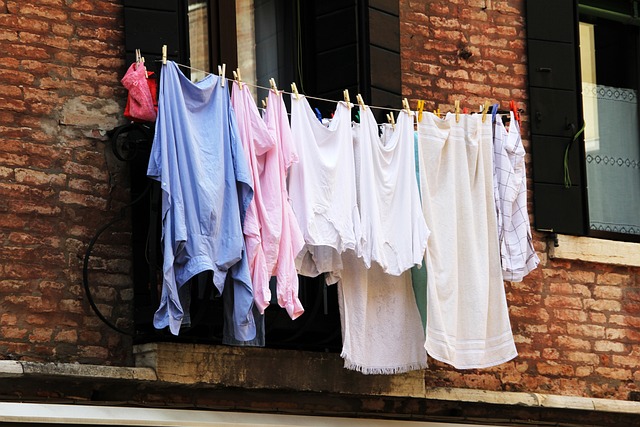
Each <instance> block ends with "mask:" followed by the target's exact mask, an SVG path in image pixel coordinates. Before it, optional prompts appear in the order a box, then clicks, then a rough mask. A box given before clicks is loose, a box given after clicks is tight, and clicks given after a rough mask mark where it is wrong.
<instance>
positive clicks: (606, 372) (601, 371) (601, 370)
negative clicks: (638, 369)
mask: <svg viewBox="0 0 640 427" xmlns="http://www.w3.org/2000/svg"><path fill="white" fill-rule="evenodd" d="M596 374H598V375H601V376H603V377H605V378H611V379H614V380H621V381H625V380H631V379H633V376H632V375H631V370H630V369H619V368H605V367H598V368H596Z"/></svg>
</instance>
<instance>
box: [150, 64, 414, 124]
mask: <svg viewBox="0 0 640 427" xmlns="http://www.w3.org/2000/svg"><path fill="white" fill-rule="evenodd" d="M155 62H162V60H160V59H157V60H156V61H155ZM176 65H178V66H180V67H184V68H188V69H190V70H193V71H198V72H200V73H205V74H208V75H209V74H216V73H212V72H210V71H205V70H201V69H199V68H195V67H191V66H189V65H185V64H180V63H178V62H176ZM216 75H217V74H216ZM223 78H224V79H225V80H226V81H228V82H232V81H235V80H234V79H230V78H227V77H223ZM242 84H245V85H247V86H251V87H255V88H258V89H265V90H271V89H272V88H270V87H265V86H260V85H257V84H253V83H247V82H245V81H242ZM278 92H279V93H286V94H287V95H292V96H295V95H296V94H294V93H293V92H287V91H286V90H282V89H278ZM300 95H302V96H304V97H305V98H308V99H315V100H316V101H324V102H333V103H337V102H339V101H336V100H335V99H328V98H320V97H317V96H310V95H303V94H300ZM350 103H351V104H354V103H353V102H350ZM354 105H357V104H354ZM367 107H368V108H373V109H377V110H388V111H397V112H402V111H406V110H405V109H401V108H391V107H379V106H376V105H367Z"/></svg>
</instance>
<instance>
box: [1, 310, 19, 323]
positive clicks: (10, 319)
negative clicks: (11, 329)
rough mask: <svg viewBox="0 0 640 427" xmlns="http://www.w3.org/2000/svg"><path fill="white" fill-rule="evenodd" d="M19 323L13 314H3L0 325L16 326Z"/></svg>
mask: <svg viewBox="0 0 640 427" xmlns="http://www.w3.org/2000/svg"><path fill="white" fill-rule="evenodd" d="M17 323H18V317H17V316H16V315H15V314H13V313H2V315H0V325H3V326H16V324H17Z"/></svg>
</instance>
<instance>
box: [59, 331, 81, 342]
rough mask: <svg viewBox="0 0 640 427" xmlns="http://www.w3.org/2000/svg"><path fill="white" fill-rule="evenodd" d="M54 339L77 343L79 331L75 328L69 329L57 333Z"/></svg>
mask: <svg viewBox="0 0 640 427" xmlns="http://www.w3.org/2000/svg"><path fill="white" fill-rule="evenodd" d="M54 341H56V342H65V343H69V344H75V343H76V342H78V332H77V331H76V330H75V329H67V330H65V331H60V332H58V333H57V334H56V336H55V338H54Z"/></svg>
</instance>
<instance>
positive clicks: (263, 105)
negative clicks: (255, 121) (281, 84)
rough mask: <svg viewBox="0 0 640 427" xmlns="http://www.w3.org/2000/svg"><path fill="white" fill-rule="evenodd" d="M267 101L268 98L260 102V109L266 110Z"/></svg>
mask: <svg viewBox="0 0 640 427" xmlns="http://www.w3.org/2000/svg"><path fill="white" fill-rule="evenodd" d="M267 99H268V98H265V99H263V100H262V108H267Z"/></svg>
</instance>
